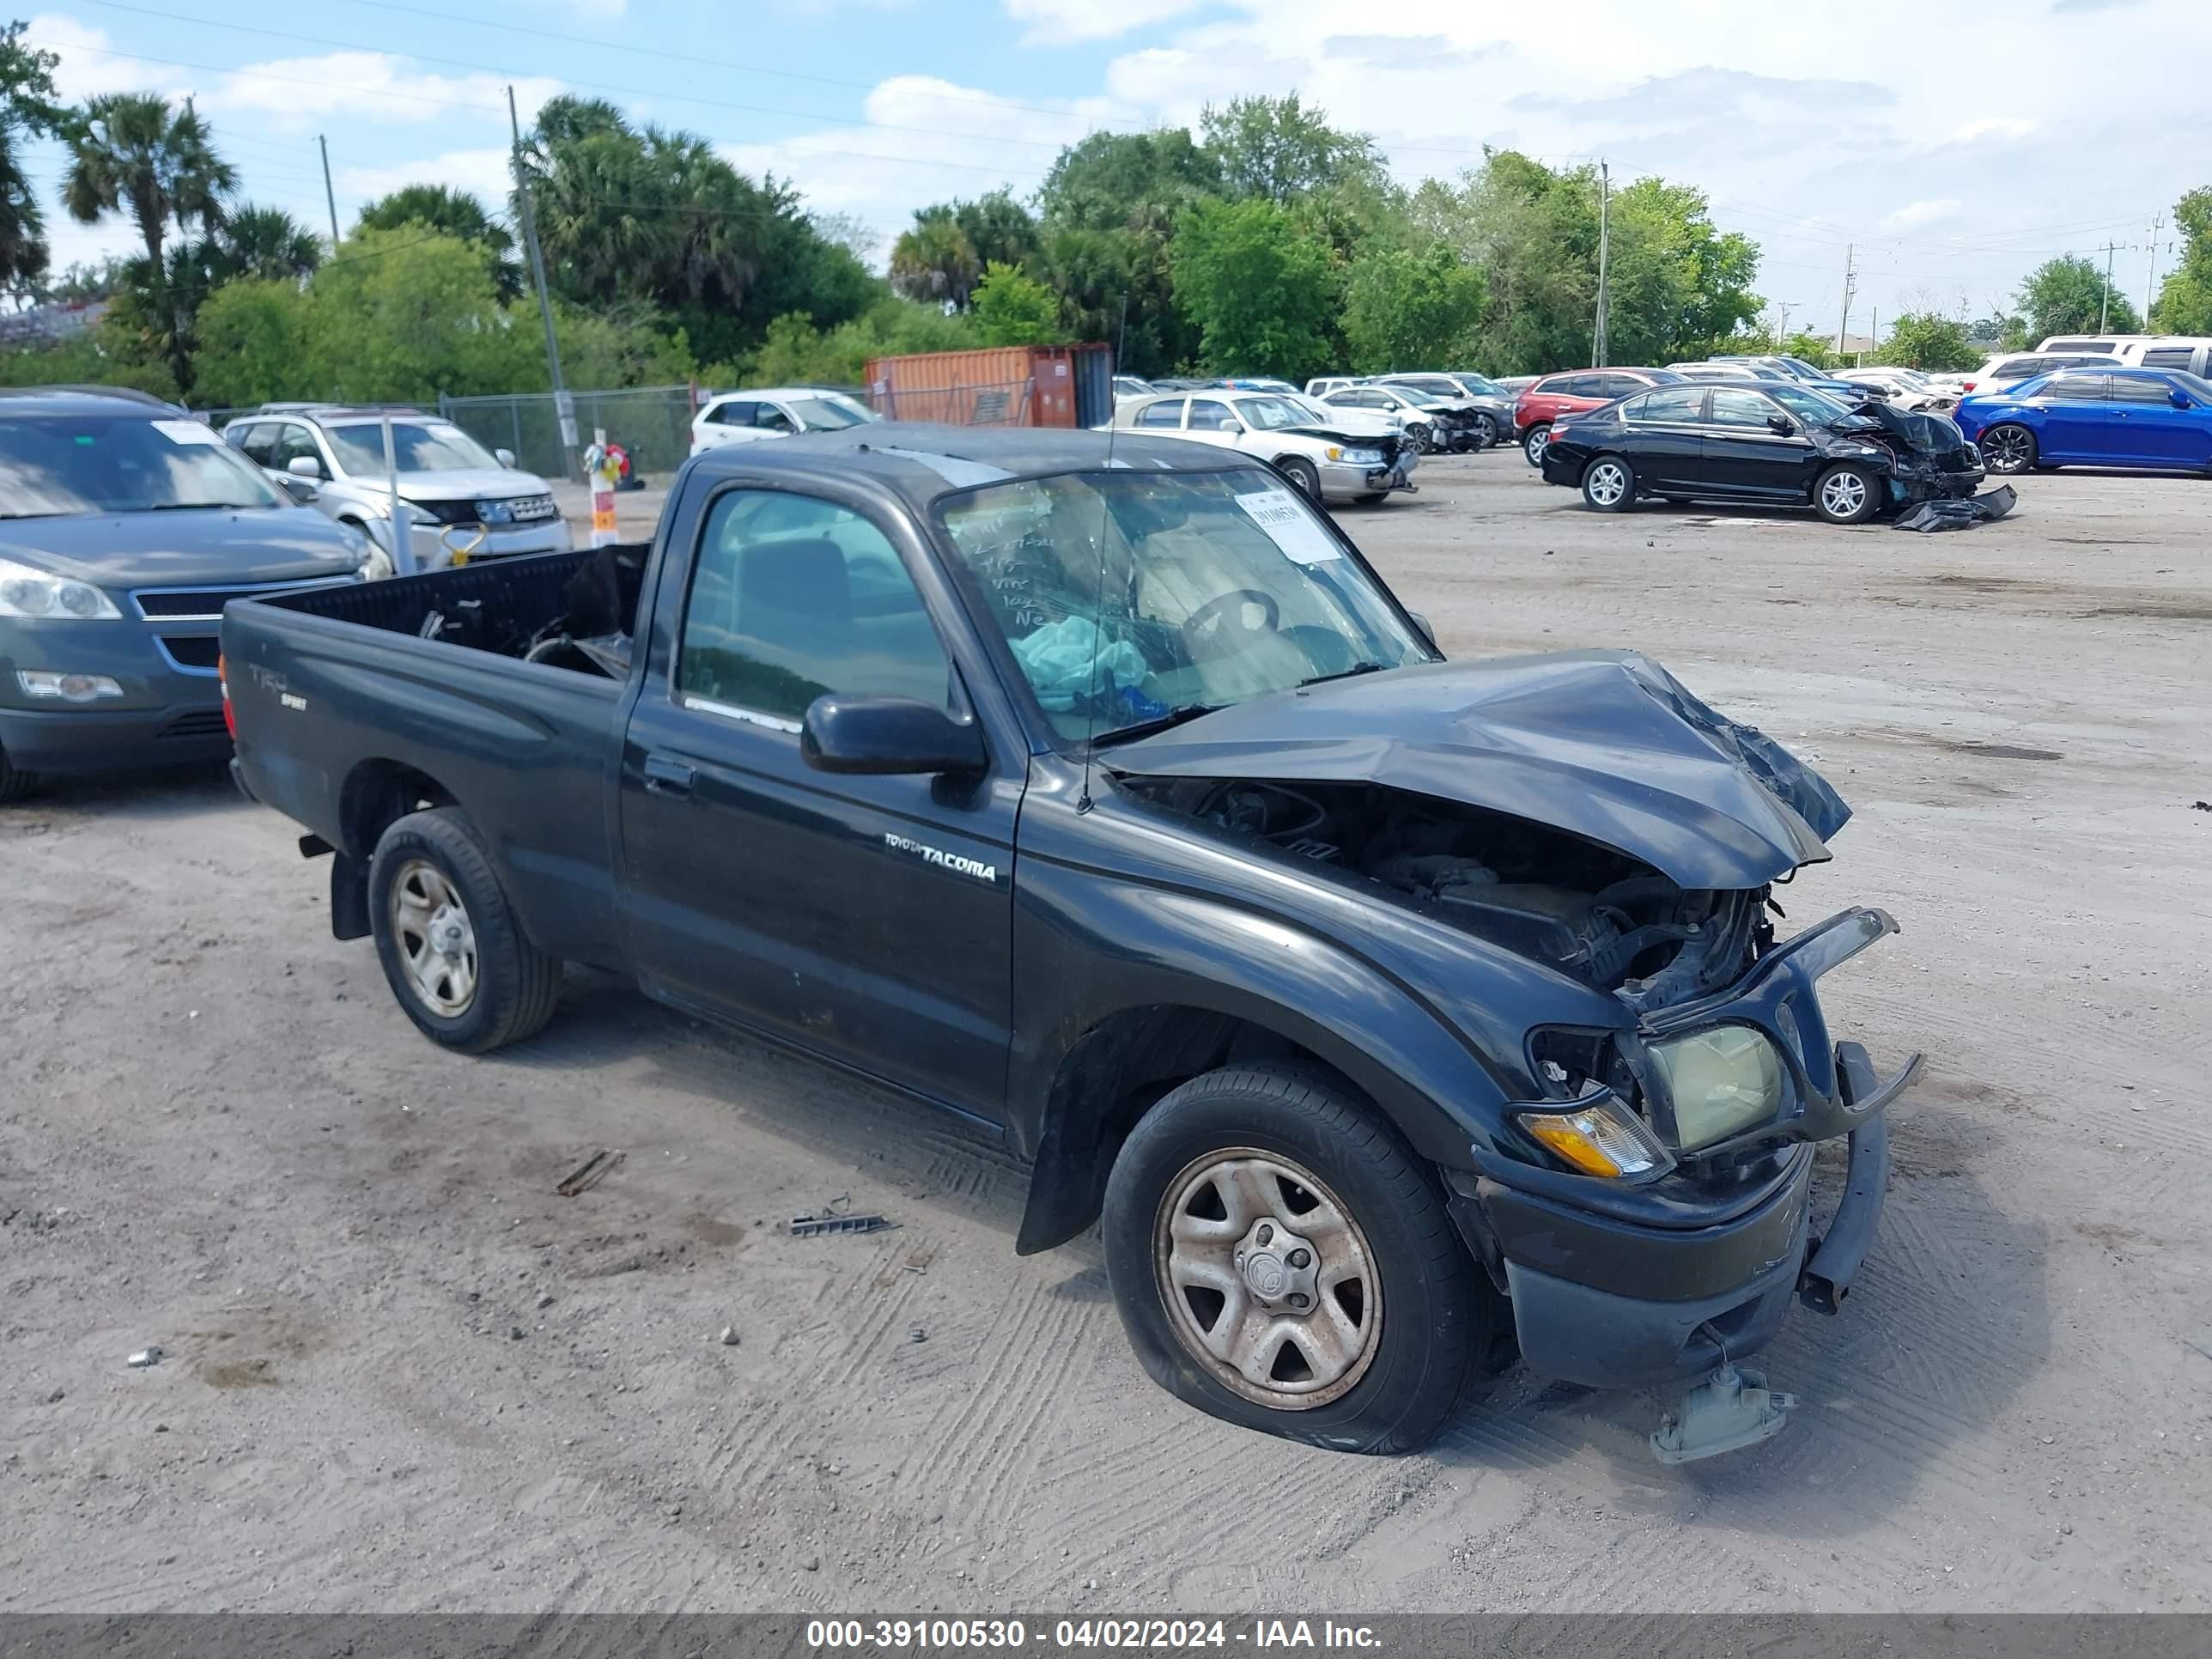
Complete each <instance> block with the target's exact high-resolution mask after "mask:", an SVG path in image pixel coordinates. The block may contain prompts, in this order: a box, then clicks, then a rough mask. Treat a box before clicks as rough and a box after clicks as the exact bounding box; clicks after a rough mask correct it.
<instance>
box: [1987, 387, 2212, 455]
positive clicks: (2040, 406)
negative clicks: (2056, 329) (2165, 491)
mask: <svg viewBox="0 0 2212 1659" xmlns="http://www.w3.org/2000/svg"><path fill="white" fill-rule="evenodd" d="M1951 418H1952V419H1954V421H1956V422H1958V423H1959V426H1960V429H1961V430H1962V431H1964V432H1965V433H1966V435H1967V436H1968V437H1969V438H1971V439H1972V440H1973V441H1975V442H1976V443H1977V444H1978V445H1980V446H1981V451H1982V464H1983V465H1984V466H1985V467H1987V468H1988V469H1989V471H1991V472H2026V471H2028V470H2029V469H2030V468H2032V467H2054V466H2129V467H2137V466H2139V467H2156V468H2159V469H2160V470H2161V471H2184V472H2206V471H2212V380H2204V379H2203V378H2202V377H2200V376H2198V375H2195V374H2189V373H2188V372H2187V371H2185V370H2183V369H2172V368H2168V369H2159V368H2114V369H2109V370H2108V369H2101V368H2062V369H2059V370H2057V371H2056V372H2055V373H2052V374H2039V375H2037V376H2036V377H2035V378H2034V379H2033V380H2022V381H2021V382H2020V384H2019V385H2017V386H2007V387H2005V388H2003V389H2002V390H1992V391H1990V392H1987V393H1984V394H1982V395H1978V396H1974V397H1969V398H1965V399H1963V400H1962V401H1961V402H1960V404H1959V406H1958V408H1957V409H1955V410H1953V411H1952V416H1951Z"/></svg>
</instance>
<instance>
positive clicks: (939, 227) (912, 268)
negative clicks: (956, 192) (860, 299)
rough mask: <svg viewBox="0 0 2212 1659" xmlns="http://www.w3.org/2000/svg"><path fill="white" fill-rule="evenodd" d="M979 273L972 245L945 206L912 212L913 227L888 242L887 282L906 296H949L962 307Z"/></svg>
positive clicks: (978, 264) (931, 297) (955, 304)
mask: <svg viewBox="0 0 2212 1659" xmlns="http://www.w3.org/2000/svg"><path fill="white" fill-rule="evenodd" d="M982 274H983V268H982V264H981V261H979V260H978V259H977V258H976V257H975V244H974V243H973V242H970V241H969V240H968V233H967V232H966V231H964V230H963V229H961V228H960V226H959V223H958V222H957V221H956V220H955V219H954V218H953V216H952V215H951V211H950V210H948V209H945V208H934V209H931V210H928V211H927V212H923V213H918V214H916V215H915V222H914V228H912V229H911V230H908V232H906V233H905V234H903V235H902V236H901V237H900V238H899V239H898V240H897V241H896V242H894V243H893V244H892V245H891V270H890V276H891V286H892V287H893V288H895V289H897V290H898V291H899V292H900V293H901V294H903V295H906V297H907V298H908V299H909V300H935V301H939V302H940V303H941V302H943V301H948V300H949V301H951V302H952V305H953V306H954V307H955V308H956V309H957V310H961V311H965V310H966V309H967V308H968V296H969V294H970V293H972V292H973V291H974V290H975V283H976V282H977V280H978V279H979V278H981V276H982Z"/></svg>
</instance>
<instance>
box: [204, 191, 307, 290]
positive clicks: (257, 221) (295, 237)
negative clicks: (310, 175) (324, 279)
mask: <svg viewBox="0 0 2212 1659" xmlns="http://www.w3.org/2000/svg"><path fill="white" fill-rule="evenodd" d="M207 240H208V252H207V263H208V267H209V270H210V272H211V273H212V274H213V275H214V277H215V280H216V282H218V283H227V282H229V281H232V280H233V279H234V278H236V277H240V276H250V277H269V278H281V277H287V276H289V277H294V278H298V277H302V276H313V275H314V274H315V268H316V267H317V266H319V265H320V264H322V263H323V244H322V240H321V239H320V238H319V237H318V236H317V235H316V234H314V233H313V231H311V230H309V229H308V228H307V227H306V226H305V225H302V224H301V222H299V221H298V220H297V219H295V218H294V217H293V216H291V215H290V214H289V213H287V212H285V211H284V210H283V209H282V208H267V207H241V208H239V209H237V210H234V212H231V213H229V214H228V215H226V216H224V218H223V221H222V224H220V225H219V226H217V227H216V230H215V233H214V234H212V235H211V236H210V237H209V238H208V239H207Z"/></svg>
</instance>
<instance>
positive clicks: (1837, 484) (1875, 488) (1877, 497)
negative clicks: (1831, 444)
mask: <svg viewBox="0 0 2212 1659" xmlns="http://www.w3.org/2000/svg"><path fill="white" fill-rule="evenodd" d="M1850 479H1857V488H1856V491H1855V492H1854V490H1853V488H1852V486H1851V485H1850V483H1849V482H1848V481H1849V480H1850ZM1839 498H1840V499H1839ZM1847 503H1848V504H1847ZM1880 506H1881V480H1880V479H1878V478H1876V477H1875V476H1874V474H1873V473H1871V472H1869V471H1867V470H1866V469H1865V468H1864V467H1863V466H1854V465H1851V464H1850V462H1849V461H1844V462H1839V463H1838V465H1834V466H1832V467H1830V468H1829V469H1828V470H1827V471H1825V472H1823V473H1822V474H1821V475H1820V477H1817V478H1815V479H1814V481H1813V510H1814V512H1815V513H1819V514H1820V516H1821V517H1822V518H1824V519H1826V520H1827V521H1828V522H1829V523H1830V524H1863V523H1865V522H1866V521H1867V520H1869V519H1871V518H1872V517H1874V515H1875V508H1876V507H1880Z"/></svg>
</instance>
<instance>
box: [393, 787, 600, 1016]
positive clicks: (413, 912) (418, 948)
mask: <svg viewBox="0 0 2212 1659" xmlns="http://www.w3.org/2000/svg"><path fill="white" fill-rule="evenodd" d="M368 906H369V908H368V915H369V926H370V928H371V930H372V931H373V932H374V933H375V935H376V954H377V958H378V960H379V961H380V962H381V963H382V964H383V966H384V977H385V979H386V982H388V983H389V984H390V985H391V987H392V995H393V996H395V997H397V998H398V1000H399V1006H400V1007H401V1008H402V1009H403V1010H404V1012H405V1013H406V1015H407V1018H410V1019H411V1020H413V1021H414V1022H415V1024H416V1027H417V1028H418V1029H419V1030H421V1031H422V1034H423V1036H427V1037H428V1038H429V1039H430V1040H431V1041H432V1042H438V1043H442V1044H443V1045H444V1046H445V1047H447V1048H457V1049H459V1050H460V1051H461V1052H462V1053H463V1054H488V1053H489V1052H490V1051H491V1050H492V1049H494V1048H504V1047H505V1046H506V1045H507V1044H508V1043H510V1042H520V1041H521V1040H522V1039H523V1038H524V1037H526V1036H532V1035H533V1034H534V1033H535V1032H537V1031H538V1030H539V1029H541V1028H542V1027H543V1026H544V1024H545V1022H546V1021H547V1020H549V1019H550V1018H552V1017H553V1008H554V1005H555V1004H556V1002H557V1001H558V1000H560V995H561V963H560V959H559V958H558V957H551V956H548V955H547V954H546V953H545V952H544V951H541V950H539V949H538V947H537V946H536V945H532V943H531V942H530V940H529V939H527V938H526V937H525V936H524V934H523V932H522V927H521V925H520V923H519V922H518V921H516V920H515V918H514V911H513V907H512V906H511V905H509V903H508V902H507V890H506V889H505V888H504V887H502V886H501V884H500V880H499V875H498V873H497V872H495V870H494V869H493V868H492V866H491V860H490V859H489V857H487V856H486V855H485V853H484V849H483V843H482V842H479V841H478V840H477V834H476V830H475V829H474V827H473V826H471V823H469V820H468V817H467V816H466V815H465V813H463V812H462V811H460V810H459V808H457V807H452V806H441V807H436V808H434V809H432V810H431V811H427V812H410V813H409V814H408V815H407V816H406V817H404V818H401V819H399V820H398V822H397V823H394V824H392V827H391V828H390V829H386V831H385V832H384V835H383V836H382V838H381V839H380V840H379V841H378V842H377V843H376V852H375V855H374V857H373V858H371V859H370V860H369V866H368Z"/></svg>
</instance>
